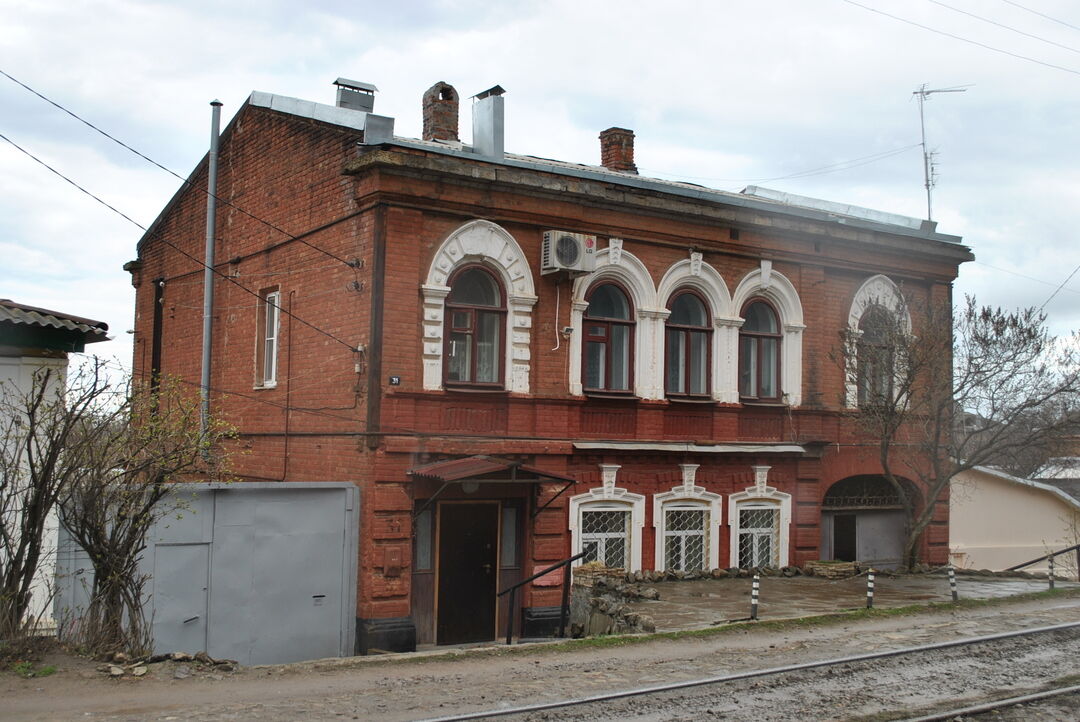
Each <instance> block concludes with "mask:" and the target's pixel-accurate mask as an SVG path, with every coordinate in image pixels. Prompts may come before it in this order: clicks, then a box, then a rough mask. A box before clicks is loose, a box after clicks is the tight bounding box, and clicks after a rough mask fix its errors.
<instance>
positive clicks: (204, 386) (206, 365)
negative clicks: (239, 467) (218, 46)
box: [199, 100, 221, 456]
mask: <svg viewBox="0 0 1080 722" xmlns="http://www.w3.org/2000/svg"><path fill="white" fill-rule="evenodd" d="M210 106H211V107H212V108H213V111H212V119H211V121H210V153H209V155H208V156H207V161H208V172H207V180H206V256H205V260H204V261H203V263H204V264H205V269H204V270H203V328H202V383H201V386H200V388H199V400H200V408H199V435H200V437H201V438H205V437H206V432H207V427H208V426H209V424H210V341H211V327H212V325H213V321H214V233H215V231H216V230H217V228H216V223H215V220H216V216H217V165H218V136H219V135H220V132H219V131H220V128H221V101H220V100H213V101H210ZM208 454H209V449H204V450H203V455H204V456H206V455H208Z"/></svg>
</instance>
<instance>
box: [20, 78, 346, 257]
mask: <svg viewBox="0 0 1080 722" xmlns="http://www.w3.org/2000/svg"><path fill="white" fill-rule="evenodd" d="M0 74H2V75H3V76H4V77H6V78H7V79H8V80H10V81H11V82H13V83H15V84H16V85H18V86H20V87H22V88H25V89H26V90H28V91H30V92H31V93H33V94H34V95H36V96H37V97H39V98H41V99H42V100H44V101H45V102H46V103H48V104H49V105H52V106H53V107H55V108H57V109H58V110H61V111H63V112H64V113H67V114H68V115H70V116H71V117H72V118H74V119H75V120H77V121H79V122H80V123H82V124H83V125H85V126H86V127H88V128H90V129H92V130H94V131H95V132H97V133H100V134H101V135H103V136H105V137H106V138H108V139H109V140H111V141H112V142H114V143H116V144H117V145H119V146H120V147H121V148H124V149H126V150H129V151H131V152H132V153H134V154H135V155H137V156H139V157H140V158H142V159H143V160H145V161H146V162H147V163H150V164H151V165H153V166H154V167H156V168H160V169H161V170H163V171H165V172H166V173H168V174H169V175H171V176H173V177H174V178H177V179H179V180H180V182H181V183H183V184H184V185H185V186H188V187H190V188H194V189H195V190H197V191H200V192H202V193H205V194H206V195H207V196H213V197H214V200H216V201H218V202H219V203H222V204H224V205H226V206H228V207H229V208H232V209H233V210H235V211H237V212H239V213H241V214H243V215H245V216H247V217H248V218H250V219H252V220H253V221H256V222H258V223H262V224H263V225H265V226H266V227H267V228H270V229H272V230H274V231H277V232H278V233H281V234H282V235H284V236H285V237H286V238H288V239H289V240H292V241H299V242H300V243H303V244H304V245H305V246H307V247H308V248H311V249H314V250H316V251H318V252H319V253H323V254H325V255H327V256H329V257H330V258H333V259H334V260H335V261H338V262H339V263H343V264H345V265H346V266H348V267H350V268H355V267H356V265H355V263H354V262H352V261H346V260H345V259H344V258H341V257H339V256H337V255H335V254H333V253H331V252H330V251H327V250H326V249H324V248H319V247H318V246H316V245H315V244H313V243H308V242H307V241H305V240H304V239H303V238H298V237H296V236H294V235H293V234H291V233H289V232H288V231H286V230H285V229H283V228H280V227H278V226H277V225H275V224H273V223H271V222H270V221H268V220H265V219H263V218H260V217H259V216H256V215H255V214H254V213H250V212H248V211H246V210H244V209H243V208H241V207H240V206H238V205H236V204H235V203H232V202H230V201H228V200H226V199H225V198H222V197H221V196H219V195H216V194H214V193H211V192H210V190H209V189H207V188H200V187H198V186H196V185H195V184H194V183H192V182H191V181H190V180H188V179H187V178H185V177H183V176H181V175H180V174H179V173H177V172H175V171H173V170H171V169H170V168H166V167H165V166H163V165H162V164H161V163H158V162H157V161H156V160H154V159H153V158H150V157H149V156H147V155H146V154H144V153H141V152H140V151H138V150H136V149H135V148H132V147H131V146H130V145H128V144H127V143H125V142H123V141H122V140H120V139H118V138H116V137H114V136H112V135H110V134H109V133H108V132H106V131H104V130H102V129H101V128H99V127H97V126H96V125H94V124H93V123H91V122H90V121H88V120H86V119H85V118H83V117H81V116H80V115H78V114H76V113H75V112H74V111H71V110H68V109H67V108H65V107H64V106H63V105H61V104H60V103H57V102H56V101H55V100H52V99H51V98H47V97H46V96H44V95H42V94H41V93H39V92H38V91H36V90H34V89H33V88H31V87H30V86H29V85H27V84H26V83H24V82H22V81H21V80H19V79H18V78H15V77H13V76H12V75H10V74H9V73H7V72H6V71H4V70H3V69H2V68H0ZM129 220H130V219H129ZM143 230H144V231H145V230H146V229H145V228H144V229H143Z"/></svg>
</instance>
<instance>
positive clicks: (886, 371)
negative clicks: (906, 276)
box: [843, 296, 1080, 566]
mask: <svg viewBox="0 0 1080 722" xmlns="http://www.w3.org/2000/svg"><path fill="white" fill-rule="evenodd" d="M876 306H877V308H878V309H879V312H877V313H873V314H864V316H863V318H864V320H866V323H864V324H860V328H859V329H858V330H854V329H852V330H849V331H848V332H846V333H845V338H844V347H845V352H844V354H843V357H844V366H845V369H846V372H847V376H848V383H849V385H853V386H854V387H855V388H857V390H858V399H857V402H858V412H857V414H856V418H857V419H858V420H859V423H860V425H861V427H862V430H863V431H864V432H865V433H866V434H867V435H868V436H870V437H872V438H873V439H875V441H876V442H877V446H878V456H879V460H880V462H881V467H882V470H883V475H884V477H885V479H886V480H887V481H888V482H889V484H890V485H891V486H892V487H893V489H894V490H895V492H896V494H897V495H898V496H899V497H900V499H901V505H902V506H903V509H904V512H905V518H906V540H905V545H904V559H905V563H906V564H908V565H909V566H911V565H913V564H915V563H916V562H917V561H918V555H919V547H920V539H921V537H922V534H923V532H924V531H925V530H926V527H927V526H928V525H929V524H930V521H931V520H932V519H933V515H934V508H935V506H936V504H937V503H938V502H939V501H940V500H941V498H942V495H943V493H944V492H945V490H946V489H947V488H948V486H949V483H950V482H951V481H952V479H953V478H954V477H955V476H956V475H957V474H959V473H961V472H963V471H966V470H968V469H971V468H973V467H976V466H992V465H998V466H1006V467H1009V468H1014V469H1015V468H1017V466H1019V465H1022V464H1024V463H1030V462H1028V461H1027V459H1028V457H1029V455H1030V454H1031V451H1032V449H1049V448H1053V446H1054V444H1055V443H1056V440H1059V439H1061V438H1064V437H1065V436H1067V435H1069V434H1075V433H1076V431H1077V429H1078V428H1080V424H1078V420H1080V416H1078V414H1077V413H1076V411H1077V409H1078V408H1080V366H1078V365H1077V361H1078V358H1077V348H1078V346H1077V342H1076V341H1077V339H1076V337H1072V338H1070V339H1055V338H1053V337H1051V336H1050V334H1049V333H1048V331H1047V329H1046V323H1045V321H1046V319H1045V316H1044V315H1042V314H1041V313H1039V312H1038V311H1037V310H1035V309H1025V310H1020V311H1012V312H1010V311H1004V310H1002V309H999V308H989V307H978V306H977V305H976V304H975V301H974V299H971V298H967V299H966V301H965V303H964V305H963V306H962V307H960V308H958V309H956V311H955V313H953V312H952V309H951V308H950V307H949V305H948V304H945V303H934V302H932V301H929V300H913V299H912V298H911V297H910V296H905V297H903V298H900V299H888V303H885V302H883V303H881V304H877V305H876ZM905 479H910V480H913V481H915V482H917V484H916V485H915V486H914V487H913V486H912V485H911V484H908V483H905Z"/></svg>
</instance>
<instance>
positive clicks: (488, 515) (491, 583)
mask: <svg viewBox="0 0 1080 722" xmlns="http://www.w3.org/2000/svg"><path fill="white" fill-rule="evenodd" d="M498 552H499V504H498V502H487V503H454V502H443V503H441V504H439V567H438V571H437V574H438V582H437V587H438V591H437V598H436V605H437V606H436V620H437V621H436V632H435V638H436V642H437V643H438V644H462V643H465V642H483V641H488V640H491V639H494V638H495V594H496V593H497V591H498V590H497V588H496V585H497V584H498V576H499V555H498Z"/></svg>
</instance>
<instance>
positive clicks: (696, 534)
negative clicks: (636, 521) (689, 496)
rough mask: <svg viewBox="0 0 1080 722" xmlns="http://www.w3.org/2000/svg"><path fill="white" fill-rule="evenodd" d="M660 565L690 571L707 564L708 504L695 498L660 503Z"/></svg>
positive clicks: (704, 566)
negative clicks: (661, 546)
mask: <svg viewBox="0 0 1080 722" xmlns="http://www.w3.org/2000/svg"><path fill="white" fill-rule="evenodd" d="M663 509H664V567H663V568H664V569H672V570H677V571H684V572H693V571H698V570H701V569H708V568H709V559H708V549H709V508H708V507H707V506H706V505H705V504H701V503H696V502H671V503H668V504H665V505H664V507H663Z"/></svg>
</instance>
